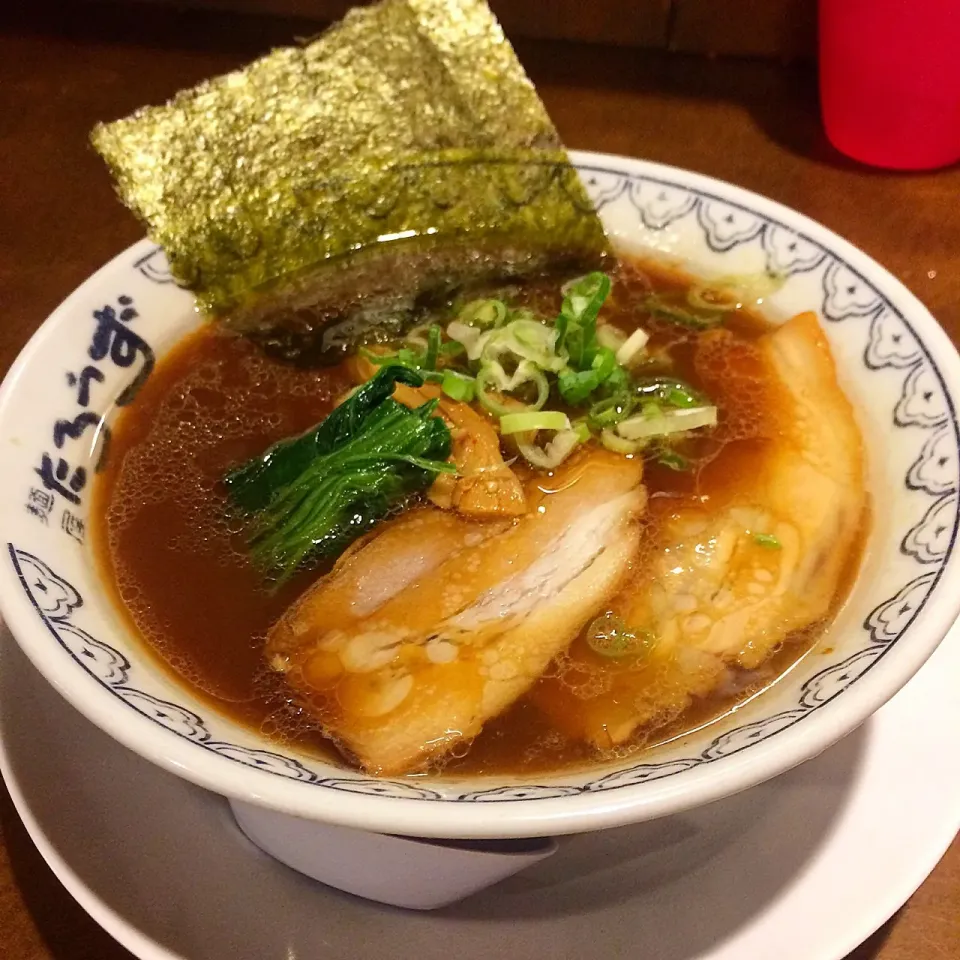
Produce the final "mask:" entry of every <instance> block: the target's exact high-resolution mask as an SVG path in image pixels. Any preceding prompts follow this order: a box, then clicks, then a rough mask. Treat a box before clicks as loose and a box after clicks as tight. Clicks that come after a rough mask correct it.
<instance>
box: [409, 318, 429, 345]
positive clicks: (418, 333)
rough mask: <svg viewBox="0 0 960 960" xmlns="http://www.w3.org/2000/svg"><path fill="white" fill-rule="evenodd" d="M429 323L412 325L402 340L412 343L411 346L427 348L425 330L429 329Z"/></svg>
mask: <svg viewBox="0 0 960 960" xmlns="http://www.w3.org/2000/svg"><path fill="white" fill-rule="evenodd" d="M429 328H430V324H429V323H420V324H417V326H415V327H412V328H411V329H410V330H409V331H408V332H407V334H406V336H405V337H404V338H403V342H404V343H407V344H412V345H413V346H415V347H417V348H419V349H420V350H426V349H427V330H429Z"/></svg>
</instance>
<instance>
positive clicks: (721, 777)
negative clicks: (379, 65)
mask: <svg viewBox="0 0 960 960" xmlns="http://www.w3.org/2000/svg"><path fill="white" fill-rule="evenodd" d="M570 157H571V160H572V162H573V163H574V164H575V165H576V166H577V167H578V169H580V170H581V171H587V172H589V171H590V169H591V168H592V169H594V170H598V171H606V172H610V170H611V168H613V169H614V170H616V171H618V172H621V173H622V174H624V175H626V176H631V175H632V176H640V177H643V178H648V179H657V180H661V181H665V182H672V183H675V184H676V185H677V186H678V187H682V188H684V189H690V190H692V191H695V192H696V193H698V194H701V195H708V196H710V197H714V198H716V199H717V200H718V201H719V202H723V203H732V204H734V205H737V206H739V207H741V208H743V209H744V210H747V211H753V212H756V213H757V214H759V215H760V216H762V217H763V218H765V219H766V220H768V221H773V222H775V223H780V224H783V225H784V226H785V227H787V229H789V230H790V231H792V232H794V233H797V234H799V235H800V236H801V237H805V238H812V239H813V241H814V243H816V244H817V245H818V246H821V247H824V248H825V249H826V250H828V251H829V252H830V253H832V254H834V255H835V256H836V257H837V258H838V259H839V260H840V261H842V262H843V263H844V264H845V265H847V266H850V267H852V268H853V269H854V271H856V272H857V273H859V274H860V275H861V276H862V277H864V278H865V279H866V280H867V281H868V282H869V283H870V285H871V286H873V287H875V288H876V289H877V290H878V291H880V292H881V293H882V294H883V296H884V297H886V298H887V299H888V300H889V301H890V302H891V304H894V305H895V306H896V307H897V310H898V311H899V313H900V314H901V315H902V316H903V319H904V321H905V322H906V323H907V325H908V327H911V328H912V327H913V326H919V327H920V328H921V329H922V331H923V336H922V339H921V338H919V337H918V341H919V342H920V343H921V344H922V346H923V348H924V350H925V352H926V353H927V354H929V355H930V356H931V358H932V357H936V364H935V365H934V370H935V371H936V372H937V374H938V376H939V378H940V380H941V384H942V386H943V388H944V396H945V397H946V400H947V403H948V406H949V410H950V419H951V422H952V424H953V427H954V430H955V431H956V430H957V417H956V411H955V410H954V408H953V403H952V399H951V393H950V390H949V389H948V388H947V384H950V385H952V386H953V387H954V389H955V391H956V393H957V394H958V395H960V356H958V354H957V351H956V349H955V348H954V346H953V344H952V343H951V341H950V340H949V338H948V337H947V335H946V333H945V332H944V331H943V329H942V328H941V327H940V326H939V325H938V324H937V322H936V320H935V319H934V318H933V317H932V315H931V314H930V313H929V311H928V310H927V309H926V307H924V306H923V304H922V303H920V301H919V300H918V299H917V298H916V297H915V296H914V295H913V294H911V293H910V292H909V290H907V289H906V287H904V286H903V284H902V283H900V282H899V281H898V280H896V278H894V277H893V276H892V275H891V274H890V273H888V272H887V271H886V270H885V269H884V268H883V267H882V266H881V265H880V264H878V263H877V262H876V261H874V260H873V259H872V258H870V257H869V256H868V255H867V254H865V253H863V252H862V251H861V250H859V249H858V248H856V247H854V246H853V245H852V244H850V243H849V242H848V241H845V240H843V239H842V238H841V237H839V236H838V235H837V234H835V233H833V232H832V231H831V230H829V229H827V228H826V227H824V226H822V225H820V224H819V223H817V222H815V221H813V220H811V219H810V218H808V217H806V216H805V215H803V214H801V213H799V212H797V211H794V210H792V209H790V208H788V207H786V206H783V205H781V204H779V203H777V202H775V201H773V200H770V199H768V198H766V197H764V196H762V195H760V194H756V193H754V192H752V191H749V190H746V189H745V188H742V187H738V186H736V185H734V184H730V183H728V182H725V181H722V180H718V179H715V178H712V177H709V176H706V175H703V174H699V173H694V172H689V171H685V170H682V169H679V168H675V167H671V166H666V165H662V164H657V163H652V162H649V161H644V160H639V159H635V158H630V157H622V156H617V155H612V154H601V153H593V152H587V151H570ZM152 249H154V246H153V245H152V244H151V243H150V242H149V241H147V240H141V241H139V242H138V243H136V244H134V245H132V246H131V247H129V248H128V249H127V250H125V251H123V252H121V253H120V254H118V256H116V257H114V258H113V259H112V260H110V261H109V262H108V263H107V264H105V265H104V266H103V267H101V268H100V269H99V270H97V271H96V272H95V273H94V274H92V275H91V276H90V277H89V278H87V280H85V281H84V283H83V284H81V285H80V286H79V287H78V288H77V289H76V290H75V291H74V292H73V293H71V294H70V295H69V296H68V297H67V298H66V299H65V300H64V301H63V303H61V304H60V306H58V307H57V308H56V309H55V310H54V311H53V312H52V313H51V315H50V316H49V317H48V318H47V319H46V320H45V321H44V322H43V324H41V325H40V327H39V329H38V330H37V331H36V332H35V333H34V335H33V336H32V337H31V339H30V341H29V342H28V343H27V345H26V346H25V347H24V349H23V350H22V352H21V353H20V355H19V356H18V357H17V359H16V360H15V362H14V364H13V365H12V366H11V368H10V371H9V372H8V374H7V376H6V378H5V380H4V382H3V385H2V387H0V425H2V424H3V423H4V420H5V418H6V416H7V408H8V406H9V404H10V402H11V397H12V396H13V395H14V394H15V393H16V391H17V390H18V386H19V383H20V381H21V379H22V378H23V376H24V374H25V372H26V371H27V370H28V369H30V368H31V367H32V365H33V363H34V358H35V357H36V356H37V354H39V353H40V352H41V351H42V350H43V349H44V347H45V346H46V343H47V340H48V339H49V338H50V337H51V336H52V335H53V333H54V332H55V330H56V329H57V327H58V326H59V325H60V324H61V323H63V322H64V321H65V320H66V319H67V318H68V317H69V316H70V315H71V314H72V313H73V311H74V309H75V305H76V304H77V302H78V301H79V300H80V299H81V297H82V294H83V291H84V288H85V287H86V286H87V285H88V284H93V283H94V282H96V280H97V279H98V278H100V277H102V276H103V275H104V274H107V273H109V272H110V271H111V270H112V269H115V268H116V267H117V266H118V265H119V264H120V263H124V264H126V263H128V262H129V258H131V257H132V256H133V257H136V256H137V255H144V254H146V253H147V252H149V251H150V250H152ZM0 516H2V514H0ZM955 536H956V530H954V532H953V537H954V538H955ZM951 546H952V541H951ZM958 565H960V556H958V555H957V552H953V553H950V554H949V555H948V558H947V559H946V561H945V562H944V563H943V564H942V566H941V567H940V568H939V570H938V571H937V574H936V579H935V581H934V584H933V586H932V587H931V588H930V591H929V593H928V595H927V601H926V603H925V604H924V606H923V608H922V609H921V610H920V611H919V612H918V614H917V615H916V619H915V620H914V621H913V622H912V623H911V624H910V627H909V629H910V632H911V642H910V643H909V644H898V645H897V649H896V650H892V651H890V653H889V654H888V655H886V656H883V657H882V658H880V662H878V663H877V664H876V666H875V667H874V668H873V669H871V670H870V671H869V672H870V674H871V677H870V678H866V677H863V678H861V679H860V680H859V681H858V682H857V683H855V684H852V685H851V687H849V688H847V689H846V690H845V691H844V695H843V696H842V697H837V698H834V699H833V700H831V701H830V702H829V703H826V704H823V705H822V706H821V707H818V709H817V710H816V711H814V712H815V713H816V716H807V717H805V722H804V723H803V724H795V725H793V726H791V727H790V728H788V729H784V730H781V731H779V732H778V733H777V734H776V735H775V736H770V737H768V738H766V740H764V741H763V742H760V743H757V744H755V745H753V746H752V747H751V749H750V750H745V751H739V752H735V753H733V754H730V755H728V756H724V757H722V758H721V760H720V761H719V762H717V763H710V764H708V765H705V767H704V766H701V767H697V768H692V769H689V770H685V771H684V772H683V775H682V776H677V777H672V778H664V779H661V780H655V781H647V782H643V783H636V784H631V785H624V786H622V787H619V788H618V789H616V790H614V791H597V792H586V793H583V792H581V793H576V794H574V795H562V796H546V797H543V796H537V797H528V798H523V799H512V800H503V801H501V802H498V803H497V804H495V805H494V808H493V809H492V810H491V809H490V807H489V806H488V805H487V804H483V803H480V804H478V803H469V802H436V803H424V800H423V799H422V798H417V799H411V798H403V797H396V796H382V795H377V794H371V793H359V792H349V793H347V792H338V791H335V790H317V789H316V785H315V784H311V783H303V782H298V781H296V780H292V779H285V778H281V777H277V776H273V775H266V774H265V773H264V772H263V771H260V770H257V769H254V768H252V767H249V766H243V765H240V764H237V763H234V762H232V761H230V760H228V759H227V758H226V757H223V756H219V755H216V754H213V753H210V752H208V751H203V752H201V751H199V750H197V749H196V747H197V745H196V744H194V743H190V742H189V741H187V742H185V741H183V740H182V739H181V738H180V737H178V736H177V735H176V734H173V733H172V731H170V730H167V729H165V728H163V727H160V726H159V725H157V724H156V723H154V722H153V721H151V720H149V719H148V718H147V717H145V716H139V715H138V716H132V715H131V714H132V711H130V710H128V709H125V708H124V705H123V704H121V703H117V702H115V700H114V698H112V697H108V696H104V695H103V690H102V688H100V687H99V684H97V683H96V681H94V680H93V678H92V677H89V678H87V679H89V680H91V682H92V684H93V685H89V684H87V683H83V682H79V680H78V673H77V671H76V669H75V665H74V664H73V663H71V661H70V658H69V657H64V656H62V654H61V652H60V651H59V650H58V647H57V645H55V644H50V643H49V642H48V638H47V637H46V630H44V627H45V626H46V627H47V628H48V629H49V624H47V623H46V622H45V621H41V622H38V619H37V616H36V612H35V610H34V609H33V607H32V605H31V602H30V599H29V596H27V595H25V594H24V593H23V592H21V591H19V590H16V591H15V590H13V589H12V583H13V580H12V579H11V578H9V577H5V578H2V579H0V613H2V615H3V617H4V618H5V620H6V622H7V624H8V626H9V628H10V630H11V633H12V634H13V635H14V637H15V638H16V640H17V642H18V644H19V645H20V646H21V648H22V649H23V650H24V651H25V652H26V654H27V656H28V657H29V659H30V660H31V661H32V662H33V664H34V666H36V667H37V669H38V670H39V671H40V672H41V674H43V675H44V676H45V678H46V679H47V680H48V682H50V683H51V684H52V685H53V686H54V688H55V689H57V690H58V691H59V692H60V694H61V695H62V696H64V697H65V698H66V699H67V700H68V701H69V702H70V703H71V704H72V705H73V706H74V707H75V708H76V709H77V710H79V711H80V712H81V713H82V714H84V715H85V716H86V717H87V718H88V719H90V720H91V721H93V722H94V723H95V724H96V725H97V726H99V727H100V728H101V729H103V730H104V731H105V732H107V733H108V734H110V735H111V736H112V737H114V739H117V740H119V741H120V742H121V743H123V744H124V745H125V746H127V747H128V748H130V749H132V750H133V751H134V752H136V753H139V754H140V755H142V756H144V757H146V758H147V759H148V760H151V761H152V762H154V763H157V764H158V765H160V766H161V767H163V768H165V769H167V770H168V771H170V772H172V773H175V774H177V775H178V776H181V777H183V778H185V779H187V780H190V781H192V782H194V783H196V784H198V785H199V786H201V787H205V788H207V789H209V790H211V791H213V792H215V793H218V794H221V795H226V796H229V797H233V798H235V799H238V800H242V801H246V802H250V803H254V804H258V805H261V806H264V807H268V808H270V809H274V810H277V811H280V812H283V813H288V814H292V815H295V816H298V817H303V818H306V819H314V820H320V821H323V822H327V823H331V824H337V825H341V826H346V827H355V828H359V829H367V830H375V831H379V832H384V833H396V834H406V835H411V836H422V837H462V838H478V839H483V838H494V837H504V838H506V837H529V836H544V835H559V834H565V833H577V832H582V831H586V830H593V829H601V828H604V827H611V826H619V825H623V824H626V823H632V822H638V821H641V820H648V819H654V818H656V817H660V816H665V815H667V814H673V813H678V812H682V811H683V810H686V809H690V808H691V807H694V806H699V805H700V804H703V803H708V802H710V801H712V800H716V799H720V798H722V797H725V796H729V795H731V794H734V793H737V792H739V791H740V790H743V789H746V788H747V787H750V786H753V785H755V784H758V783H761V782H763V781H765V780H768V779H770V778H772V777H774V776H777V775H778V774H780V773H782V772H784V771H786V770H787V769H789V768H791V767H793V766H795V765H797V764H799V763H801V762H803V761H804V760H807V759H810V758H811V757H813V756H816V755H817V754H819V753H820V752H822V751H823V750H825V749H826V748H827V747H829V746H830V745H832V744H833V743H835V742H836V741H837V740H839V739H840V738H841V737H842V736H844V735H846V734H847V733H850V732H851V731H852V730H853V729H855V728H856V727H857V726H859V724H860V723H862V722H863V721H864V720H866V719H867V717H869V716H870V715H871V714H872V713H873V712H874V711H875V710H877V709H878V708H879V707H880V706H882V704H883V703H885V702H886V701H887V700H888V699H890V697H892V696H893V695H894V694H895V693H896V692H897V691H898V690H899V689H900V688H901V687H902V686H903V685H904V684H905V683H906V682H907V681H908V680H909V679H910V678H911V677H912V676H913V675H914V674H915V673H916V672H917V670H918V669H919V668H920V667H921V666H922V664H923V663H924V662H925V661H926V659H927V658H928V657H929V655H930V654H931V653H932V652H933V650H934V649H935V648H936V646H937V645H938V644H939V642H940V640H941V639H942V638H943V637H944V636H945V635H946V633H947V631H948V629H949V627H950V626H951V625H952V624H953V622H954V621H955V620H956V618H957V615H958V613H960V593H957V594H956V595H954V594H951V593H950V592H949V591H946V590H943V589H942V588H941V589H938V585H939V582H940V580H941V579H943V578H944V577H945V575H946V574H947V572H948V570H951V569H954V568H956V567H957V566H958ZM94 691H96V692H94ZM478 808H479V809H478Z"/></svg>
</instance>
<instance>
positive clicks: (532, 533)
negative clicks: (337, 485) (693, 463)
mask: <svg viewBox="0 0 960 960" xmlns="http://www.w3.org/2000/svg"><path fill="white" fill-rule="evenodd" d="M641 479H642V468H641V465H640V463H639V462H638V461H632V460H628V459H625V458H623V457H619V456H615V455H612V454H609V453H607V452H606V451H602V450H598V451H592V452H584V453H582V454H580V455H579V456H578V457H576V458H574V460H573V461H571V462H570V463H569V464H568V465H566V464H565V465H564V467H563V468H561V469H560V470H558V471H556V472H555V473H554V474H553V475H551V476H549V477H547V476H543V477H541V478H538V479H534V480H532V481H530V482H529V483H528V484H527V487H526V490H525V497H526V501H527V504H528V508H529V509H528V512H527V514H525V515H524V516H523V517H522V518H520V519H518V520H515V521H512V522H507V523H504V522H498V523H492V524H491V523H477V522H475V521H469V520H465V519H462V518H458V517H456V516H454V515H451V514H446V513H440V512H439V511H431V510H429V509H427V510H424V511H422V512H420V514H419V519H418V517H416V516H415V517H414V518H413V519H411V520H409V521H404V520H401V521H398V522H396V523H395V524H393V525H389V526H387V527H386V528H385V530H384V532H383V533H382V534H381V535H380V536H375V537H373V538H372V539H371V540H369V541H368V542H367V543H366V544H364V545H362V546H361V547H360V548H359V549H357V550H355V551H353V552H352V554H351V555H350V556H348V557H347V558H346V559H345V560H344V561H343V562H342V563H341V564H339V565H338V567H337V568H336V569H334V571H333V572H332V573H331V574H330V575H329V576H327V577H325V578H323V579H322V580H320V581H319V583H318V584H317V585H316V586H314V587H313V588H312V589H311V590H309V591H308V592H307V593H306V594H305V595H304V596H303V597H302V598H301V599H300V600H299V601H298V602H297V603H296V604H295V605H294V607H293V608H292V609H291V610H290V611H288V612H287V613H286V614H285V615H284V617H283V618H282V619H281V620H280V622H279V623H278V624H277V625H276V626H275V627H274V629H273V630H272V631H271V633H270V636H269V637H268V640H267V654H268V656H269V657H270V660H271V662H272V663H273V665H274V666H275V667H276V668H278V669H281V670H284V671H285V672H286V676H287V680H288V682H289V684H290V685H291V686H292V687H293V688H294V689H295V690H296V691H297V692H298V694H299V695H300V696H301V699H302V700H303V702H304V704H305V705H306V706H307V707H308V709H311V710H312V711H313V712H314V713H315V714H316V715H317V716H318V718H319V719H320V721H321V723H322V724H323V727H324V730H325V732H326V733H327V734H328V735H329V736H331V737H332V738H334V739H335V740H336V741H337V742H338V743H339V744H340V745H341V747H342V748H343V749H344V750H345V751H346V752H348V753H350V754H352V755H353V756H354V757H356V759H357V760H358V761H359V762H360V764H361V765H362V766H363V767H364V768H365V769H367V770H369V771H371V772H373V773H377V774H385V775H395V774H400V773H405V772H407V771H410V770H415V769H419V768H422V767H423V766H425V765H427V764H428V763H430V762H433V761H440V760H442V758H443V757H444V755H446V754H448V753H449V752H450V751H451V750H453V749H455V748H456V747H457V745H458V744H462V743H463V742H467V741H469V740H470V739H472V738H473V737H475V736H476V735H477V734H478V733H479V732H480V730H481V728H482V727H483V725H484V723H486V721H487V720H489V719H491V718H492V717H495V716H496V715H497V714H499V713H501V712H502V711H503V710H504V709H506V708H507V707H508V706H510V704H511V703H513V702H514V701H515V700H516V699H517V698H518V697H520V696H521V695H522V694H524V693H525V692H526V691H527V690H528V689H529V688H530V686H531V685H532V684H533V683H534V682H535V681H536V680H537V679H538V678H539V677H540V676H541V674H542V673H543V672H544V671H545V670H546V668H547V666H548V665H549V664H550V661H551V660H553V659H554V657H556V656H557V655H558V654H560V653H562V652H563V651H564V650H565V649H566V647H567V646H568V645H569V643H570V642H571V641H572V640H573V639H574V637H575V636H576V635H577V634H578V633H579V632H580V631H581V629H582V628H583V626H584V625H585V624H586V623H587V622H588V621H589V620H590V619H591V618H592V617H593V616H594V615H595V614H596V613H597V612H598V611H599V610H600V609H602V608H603V607H604V606H605V604H606V603H607V602H608V601H609V600H610V598H611V597H613V596H614V594H616V592H617V591H618V590H619V589H620V588H621V587H622V586H623V584H624V582H625V579H626V577H627V576H628V574H629V571H630V568H631V562H632V561H633V559H634V558H635V556H636V554H637V551H638V549H639V530H638V523H637V520H638V518H639V516H640V515H641V513H642V512H643V509H644V505H645V492H644V489H643V487H642V485H641ZM438 517H443V518H444V519H443V520H440V519H438ZM444 553H446V557H445V559H443V560H442V561H440V562H435V560H436V558H437V557H438V556H440V555H441V554H444ZM427 556H429V557H430V558H431V559H430V560H424V559H423V558H424V557H427ZM414 568H416V569H414Z"/></svg>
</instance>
